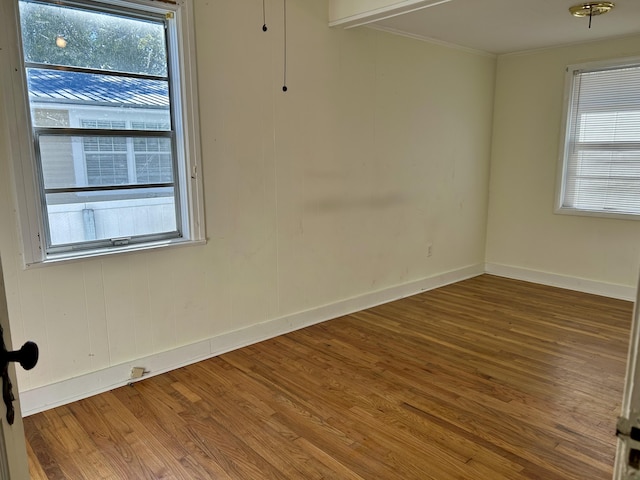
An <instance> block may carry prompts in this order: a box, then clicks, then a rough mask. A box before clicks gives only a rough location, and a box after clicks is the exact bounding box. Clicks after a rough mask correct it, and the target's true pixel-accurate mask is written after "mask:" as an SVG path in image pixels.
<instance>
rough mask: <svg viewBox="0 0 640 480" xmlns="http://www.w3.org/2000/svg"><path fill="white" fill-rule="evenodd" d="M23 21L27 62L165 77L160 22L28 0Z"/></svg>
mask: <svg viewBox="0 0 640 480" xmlns="http://www.w3.org/2000/svg"><path fill="white" fill-rule="evenodd" d="M20 20H21V29H22V38H23V49H24V57H25V61H26V62H35V63H46V64H51V65H64V66H70V67H81V68H93V69H100V70H110V71H117V72H127V73H136V74H145V75H157V76H162V77H165V76H166V75H167V53H166V46H165V37H164V31H165V30H164V24H163V23H162V22H161V21H149V20H139V19H133V18H125V17H121V16H117V15H114V14H108V13H103V12H93V11H87V10H80V9H77V8H72V7H65V6H61V5H52V4H40V3H35V2H27V1H21V2H20Z"/></svg>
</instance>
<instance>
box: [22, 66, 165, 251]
mask: <svg viewBox="0 0 640 480" xmlns="http://www.w3.org/2000/svg"><path fill="white" fill-rule="evenodd" d="M27 82H28V87H29V96H30V100H31V106H32V110H33V111H32V118H33V119H34V125H33V126H34V128H35V130H36V134H38V131H39V129H47V128H48V127H56V128H65V129H70V130H68V131H67V132H70V133H71V135H68V134H67V135H52V134H47V133H42V135H41V137H40V146H41V147H40V150H41V152H42V155H43V158H42V172H41V173H42V178H43V179H44V180H43V181H44V182H45V183H46V186H47V187H48V188H65V187H78V186H87V187H92V186H99V187H100V189H97V190H95V191H86V192H74V193H63V194H56V197H57V198H55V199H51V198H50V199H48V200H49V201H48V204H49V211H48V215H49V220H50V225H51V228H50V230H51V235H52V239H51V240H52V243H53V244H66V243H74V242H80V241H87V240H92V239H96V238H118V237H122V236H123V234H122V233H121V232H128V233H127V235H130V234H131V233H130V232H132V231H133V232H135V234H136V235H138V234H145V233H150V232H158V231H171V230H174V229H175V225H176V220H175V215H176V212H175V205H174V199H173V195H172V193H171V192H169V191H167V189H166V188H163V187H158V188H153V189H145V190H144V191H142V190H141V189H135V188H132V189H129V190H117V191H116V190H112V191H110V190H109V189H108V188H104V187H107V186H109V185H125V184H131V185H135V184H136V183H145V184H148V183H164V182H170V181H171V180H172V178H173V176H174V172H173V166H172V161H171V158H172V152H171V141H170V140H169V139H168V138H161V137H143V138H140V137H136V138H132V137H128V136H126V132H125V131H126V130H169V127H170V122H171V115H170V111H169V96H168V91H167V85H166V82H162V81H156V80H148V79H138V78H122V77H118V76H109V75H93V74H85V73H77V72H64V71H59V70H45V69H28V71H27ZM75 129H82V130H84V129H101V130H104V129H109V130H114V135H113V136H105V135H96V136H86V135H81V134H80V133H78V132H75V133H76V135H75V136H74V130H75ZM44 132H48V133H50V132H49V131H47V130H44ZM44 145H46V148H42V146H44Z"/></svg>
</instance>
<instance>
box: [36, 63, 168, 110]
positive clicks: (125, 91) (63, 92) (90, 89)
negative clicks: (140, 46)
mask: <svg viewBox="0 0 640 480" xmlns="http://www.w3.org/2000/svg"><path fill="white" fill-rule="evenodd" d="M27 84H28V87H29V98H30V100H31V101H32V102H39V101H40V102H57V103H75V104H78V103H81V104H97V103H99V104H103V105H104V104H108V105H127V106H140V107H149V108H152V107H155V108H157V107H165V108H166V107H168V106H169V91H168V82H166V81H164V80H146V79H139V78H130V77H118V76H113V75H95V74H90V73H78V72H65V71H61V70H45V69H37V68H28V69H27Z"/></svg>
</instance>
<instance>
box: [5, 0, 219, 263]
mask: <svg viewBox="0 0 640 480" xmlns="http://www.w3.org/2000/svg"><path fill="white" fill-rule="evenodd" d="M99 1H101V2H102V3H104V4H105V5H109V6H115V7H125V8H126V7H129V8H131V7H133V8H138V9H144V10H146V11H149V12H153V13H159V14H163V15H169V16H172V17H173V21H172V22H171V23H172V25H173V28H169V29H168V31H167V42H168V45H169V48H170V50H171V51H172V52H174V54H173V55H170V63H169V69H170V71H171V74H172V76H173V77H172V80H173V87H174V89H173V96H172V108H173V109H174V110H173V118H174V121H175V123H176V125H175V132H176V138H177V145H178V148H177V150H178V151H177V152H176V153H177V164H178V171H179V182H180V189H179V195H180V205H181V212H180V213H181V222H182V224H181V227H182V236H181V237H180V238H175V239H164V240H159V241H150V242H147V243H139V244H131V245H114V246H111V247H100V248H96V249H93V250H78V251H70V252H64V253H50V254H47V253H46V250H45V239H44V237H45V235H43V234H42V232H44V228H45V227H44V226H45V223H44V219H43V215H44V209H43V206H42V205H40V200H39V198H40V197H39V189H38V186H37V185H38V181H37V171H36V165H35V161H34V158H35V157H34V155H35V152H34V143H33V140H32V134H31V132H32V128H31V118H30V112H29V97H28V90H27V85H26V74H25V68H24V60H23V56H22V43H21V37H20V28H19V25H20V20H19V12H18V0H9V1H7V0H2V3H3V5H2V7H3V8H2V9H0V13H3V15H2V17H0V28H4V32H3V34H0V47H3V46H4V47H6V48H7V49H8V52H9V53H8V55H7V56H8V57H9V58H10V66H11V68H10V69H9V68H3V69H0V70H1V71H0V83H1V85H2V88H3V89H4V98H5V100H7V101H6V102H5V103H6V104H5V114H6V115H7V118H9V119H15V121H13V122H8V123H9V128H10V132H9V134H10V138H11V144H10V146H9V148H10V151H11V157H12V159H13V162H12V165H11V167H12V168H13V172H12V173H13V177H14V181H15V185H16V189H15V194H16V197H17V198H16V203H17V206H18V219H19V230H20V234H21V240H22V247H23V249H22V253H23V261H24V266H25V267H30V266H38V265H44V264H49V263H57V262H60V261H66V260H76V259H82V258H88V257H94V256H98V255H106V254H114V253H122V252H132V251H140V250H148V249H152V248H161V247H169V246H178V245H190V244H203V243H205V241H206V234H205V223H204V201H203V182H202V175H201V170H202V169H201V153H200V133H199V112H198V99H197V91H198V89H197V79H196V65H195V58H196V56H195V36H194V17H193V4H192V0H175V1H174V0H163V1H161V2H158V1H153V0H99ZM3 44H4V45H3Z"/></svg>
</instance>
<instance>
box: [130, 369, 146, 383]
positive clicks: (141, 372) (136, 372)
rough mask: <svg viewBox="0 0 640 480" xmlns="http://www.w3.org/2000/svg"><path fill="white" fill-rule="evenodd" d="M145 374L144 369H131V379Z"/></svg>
mask: <svg viewBox="0 0 640 480" xmlns="http://www.w3.org/2000/svg"><path fill="white" fill-rule="evenodd" d="M145 373H147V372H145V370H144V367H133V368H132V369H131V379H132V380H133V379H135V378H141V377H142V376H143V375H144V374H145Z"/></svg>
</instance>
